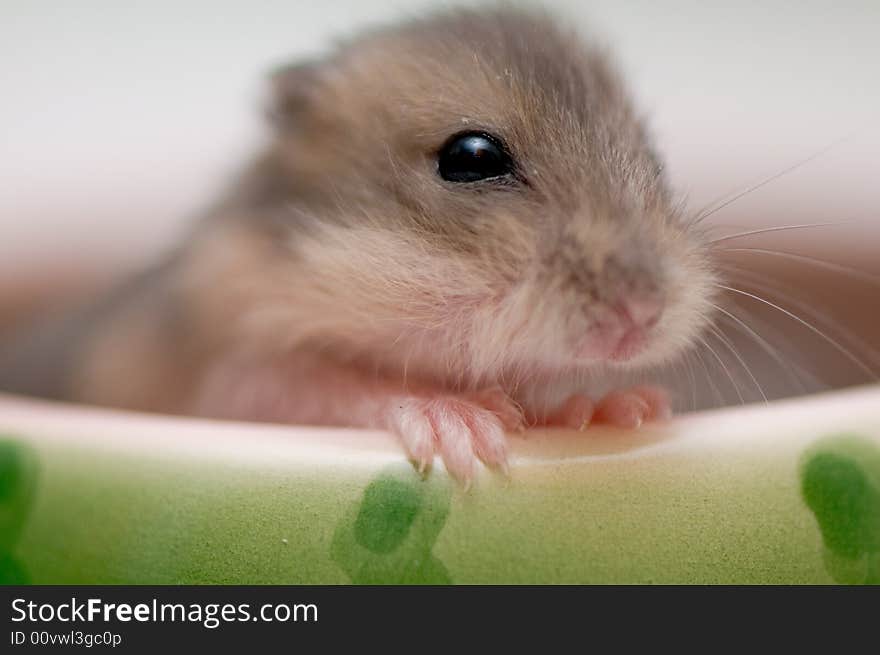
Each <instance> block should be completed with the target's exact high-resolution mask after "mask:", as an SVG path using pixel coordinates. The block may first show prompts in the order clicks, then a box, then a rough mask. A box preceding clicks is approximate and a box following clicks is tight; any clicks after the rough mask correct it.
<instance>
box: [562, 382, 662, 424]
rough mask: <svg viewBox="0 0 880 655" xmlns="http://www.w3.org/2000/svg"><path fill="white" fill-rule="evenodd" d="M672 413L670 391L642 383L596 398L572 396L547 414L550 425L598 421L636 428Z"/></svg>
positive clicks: (593, 422) (599, 422)
mask: <svg viewBox="0 0 880 655" xmlns="http://www.w3.org/2000/svg"><path fill="white" fill-rule="evenodd" d="M671 416H672V408H671V405H670V402H669V395H668V394H667V393H666V391H665V390H663V389H661V388H659V387H651V386H642V387H633V388H632V389H624V390H619V391H612V392H611V393H609V394H607V395H606V396H604V397H603V398H601V399H600V400H599V401H598V402H594V401H593V400H592V399H591V398H589V397H588V396H583V395H578V396H572V397H571V398H569V399H568V400H566V401H565V402H564V403H562V405H560V407H559V408H558V409H557V410H556V411H555V412H553V413H552V414H551V415H550V416H548V417H547V420H546V425H548V426H551V427H563V428H570V429H572V430H581V431H583V430H586V429H587V427H588V426H590V425H595V424H601V425H611V426H614V427H619V428H629V429H634V428H638V427H640V426H641V425H642V423H644V422H645V421H652V420H660V419H667V418H670V417H671Z"/></svg>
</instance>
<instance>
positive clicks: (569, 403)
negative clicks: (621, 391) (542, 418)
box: [547, 396, 596, 430]
mask: <svg viewBox="0 0 880 655" xmlns="http://www.w3.org/2000/svg"><path fill="white" fill-rule="evenodd" d="M595 411H596V406H595V403H594V402H593V400H592V398H590V397H588V396H572V397H571V398H569V399H568V400H566V401H565V402H564V403H562V405H561V406H560V407H559V409H557V410H556V411H555V412H553V413H552V414H551V415H550V416H548V417H547V425H549V426H554V427H562V428H571V429H572V430H585V429H586V428H587V426H588V425H589V424H590V421H592V419H593V413H594V412H595Z"/></svg>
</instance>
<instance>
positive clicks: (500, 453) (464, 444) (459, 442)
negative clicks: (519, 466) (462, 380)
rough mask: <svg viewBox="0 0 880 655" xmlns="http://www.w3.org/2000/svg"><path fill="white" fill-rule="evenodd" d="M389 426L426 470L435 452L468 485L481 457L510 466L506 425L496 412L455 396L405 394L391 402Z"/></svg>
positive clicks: (494, 465)
mask: <svg viewBox="0 0 880 655" xmlns="http://www.w3.org/2000/svg"><path fill="white" fill-rule="evenodd" d="M388 423H389V427H390V429H391V430H392V431H393V432H394V433H396V434H397V435H398V436H399V437H400V439H401V442H402V443H403V446H404V448H405V449H406V451H407V453H408V455H409V457H410V459H412V461H413V462H414V464H415V465H416V467H417V468H418V469H419V470H420V471H424V470H425V469H426V468H427V467H428V466H429V465H430V462H431V461H432V460H433V458H434V455H435V453H437V454H439V455H440V456H441V457H442V458H443V463H444V464H445V465H446V470H447V471H448V472H449V474H450V475H451V476H452V477H454V478H456V479H457V480H458V481H459V482H461V483H462V484H463V485H464V487H465V489H467V488H469V487H470V485H471V482H472V481H473V479H474V477H475V475H476V472H477V462H478V461H479V462H482V463H483V464H485V465H486V466H487V467H489V468H491V469H495V470H498V471H501V472H506V471H507V470H508V469H507V438H506V436H505V434H504V428H505V425H504V423H503V422H502V419H501V417H500V416H499V415H498V414H496V412H495V411H493V410H491V409H487V408H485V407H481V406H479V405H477V404H475V403H474V402H472V401H470V400H465V399H461V398H456V397H445V396H442V397H437V398H404V399H401V400H397V401H394V402H392V403H391V405H390V413H389V421H388Z"/></svg>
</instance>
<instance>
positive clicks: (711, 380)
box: [694, 344, 724, 407]
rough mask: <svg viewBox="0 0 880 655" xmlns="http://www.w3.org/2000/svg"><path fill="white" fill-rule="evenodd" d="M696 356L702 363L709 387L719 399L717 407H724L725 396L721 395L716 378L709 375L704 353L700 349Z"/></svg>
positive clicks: (695, 351)
mask: <svg viewBox="0 0 880 655" xmlns="http://www.w3.org/2000/svg"><path fill="white" fill-rule="evenodd" d="M702 346H703V344H700V347H702ZM694 354H695V355H696V357H697V361H698V362H699V363H700V367H701V368H702V369H703V375H704V376H705V377H706V380H707V381H708V383H709V386H710V387H711V388H712V391H713V393H714V394H715V397H716V398H717V399H718V404H717V405H716V407H723V406H724V394H722V393H721V390H720V389H719V388H718V385H717V384H715V378H714V376H712V375H711V374H710V373H709V367H708V366H707V365H706V360H705V359H703V353H702V352H701V351H700V350H699V348H698V349H697V350H694Z"/></svg>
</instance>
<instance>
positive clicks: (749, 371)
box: [709, 327, 767, 403]
mask: <svg viewBox="0 0 880 655" xmlns="http://www.w3.org/2000/svg"><path fill="white" fill-rule="evenodd" d="M709 332H710V333H711V334H713V335H714V336H715V338H716V339H718V340H719V341H720V342H721V343H723V344H724V346H725V347H726V348H727V349H728V350H729V351H730V352H731V354H732V355H733V356H734V357H735V358H736V360H737V361H738V362H739V364H740V366H742V368H743V370H744V371H745V372H746V375H748V376H749V377H750V378H751V380H752V382H753V383H754V384H755V387H756V388H757V389H758V393H759V394H761V398H762V399H763V400H764V402H765V403H766V402H767V394H765V393H764V389H763V388H762V387H761V384H760V383H759V382H758V379H757V378H756V377H755V375H754V373H752V369H750V368H749V365H748V364H746V362H745V360H744V359H743V358H742V356H741V355H740V354H739V351H738V350H737V349H736V348H735V347H734V345H733V343H731V341H730V339H728V338H727V337H726V336H724V335H723V334H722V333H721V332H719V331H718V329H717V328H714V327H710V328H709Z"/></svg>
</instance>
